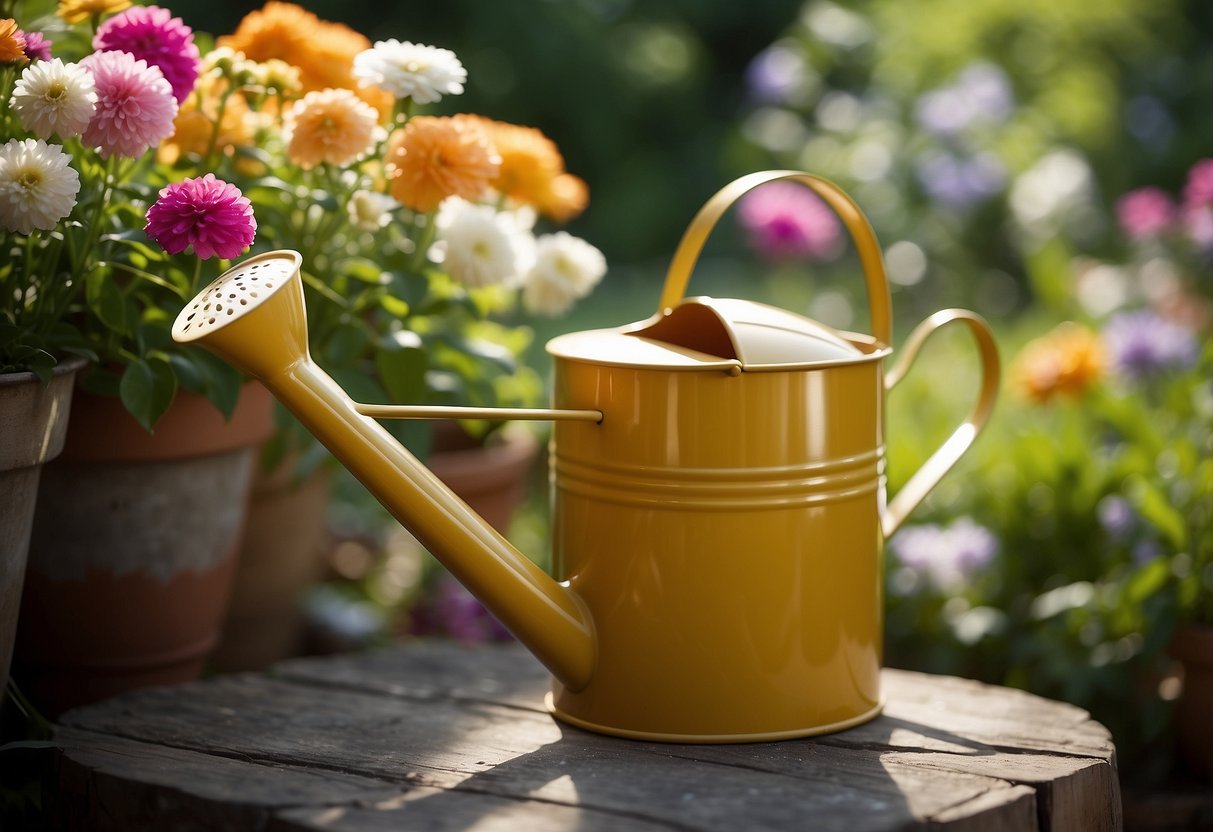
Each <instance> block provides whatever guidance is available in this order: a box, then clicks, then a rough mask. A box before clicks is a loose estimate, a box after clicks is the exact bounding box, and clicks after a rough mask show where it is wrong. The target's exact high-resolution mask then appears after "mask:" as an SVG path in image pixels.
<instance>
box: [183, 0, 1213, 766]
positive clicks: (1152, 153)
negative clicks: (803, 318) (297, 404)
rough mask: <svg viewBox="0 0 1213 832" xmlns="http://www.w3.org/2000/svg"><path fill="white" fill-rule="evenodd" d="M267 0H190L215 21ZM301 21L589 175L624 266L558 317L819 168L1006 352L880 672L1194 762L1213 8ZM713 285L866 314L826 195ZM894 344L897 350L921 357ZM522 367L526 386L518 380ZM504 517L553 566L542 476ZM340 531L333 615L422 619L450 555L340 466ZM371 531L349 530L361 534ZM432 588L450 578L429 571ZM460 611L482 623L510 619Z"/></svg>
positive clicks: (442, 14) (1206, 505)
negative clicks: (1027, 698) (410, 57)
mask: <svg viewBox="0 0 1213 832" xmlns="http://www.w3.org/2000/svg"><path fill="white" fill-rule="evenodd" d="M259 5H260V4H238V3H215V2H203V0H182V1H181V2H177V3H175V4H173V11H174V13H175V14H177V15H180V16H181V17H182V18H183V19H184V20H185V21H186V22H187V23H188V24H190V25H191V26H193V27H194V28H195V29H196V30H200V31H205V32H212V33H216V34H221V33H226V32H231V31H233V30H234V29H235V28H236V26H237V25H238V24H239V22H240V20H241V18H242V17H243V16H244V15H245V14H246V13H247V12H249V11H250V10H252V9H253V8H256V7H257V6H259ZM308 8H309V9H310V10H311V11H313V12H315V13H316V14H317V15H319V16H320V17H321V18H325V19H328V20H333V21H340V22H344V23H346V24H348V25H349V26H351V27H352V28H354V29H356V30H357V31H359V32H362V33H364V34H365V35H367V36H368V37H369V38H370V39H371V40H379V39H383V38H399V39H401V40H412V41H418V42H422V43H427V44H432V45H435V46H441V47H445V48H448V49H451V50H453V51H454V52H455V53H456V54H457V55H458V56H459V58H460V60H461V61H462V62H463V64H464V65H465V66H466V68H467V72H468V80H467V84H466V92H465V93H464V94H463V95H462V96H459V97H448V98H446V99H444V100H443V101H441V102H440V103H439V104H436V105H432V106H430V107H429V108H428V111H429V112H434V113H456V112H476V113H480V114H483V115H485V116H487V117H489V118H493V119H500V120H503V121H508V122H512V123H516V124H524V125H530V126H534V127H537V128H539V129H540V130H542V131H543V133H544V134H546V135H547V136H549V137H550V138H552V139H553V140H554V141H555V142H556V144H557V145H558V146H559V148H560V149H561V152H562V153H563V155H564V159H565V163H566V166H567V169H568V170H569V171H570V172H572V173H574V174H575V175H577V176H579V177H581V178H583V179H584V180H585V182H586V183H587V184H588V189H589V195H590V196H589V206H588V208H587V210H586V211H585V212H584V213H583V214H582V215H581V216H580V217H578V218H577V219H575V220H574V221H573V222H571V223H570V224H569V225H568V229H569V230H570V231H571V232H573V233H575V234H576V235H578V236H580V237H582V238H584V239H586V240H588V241H590V242H591V243H593V244H594V245H595V246H597V247H598V248H599V249H601V251H602V252H603V253H604V254H605V256H606V259H607V262H608V264H609V270H608V272H607V276H606V278H605V279H604V280H603V281H602V283H601V284H600V285H599V286H598V287H597V289H596V290H595V292H594V294H593V295H592V297H590V298H589V299H588V300H586V301H582V302H581V303H580V304H579V305H577V306H576V307H575V308H574V309H573V310H572V311H571V312H570V313H569V314H568V315H567V316H564V317H560V318H557V319H546V318H543V319H541V318H532V317H531V316H528V315H526V314H525V313H524V312H523V311H522V310H521V308H518V309H514V308H505V309H499V310H498V311H497V312H496V313H495V314H496V315H497V316H498V317H499V318H500V320H502V321H503V322H505V323H507V324H509V325H511V326H519V327H523V328H524V330H529V331H531V332H532V333H533V337H532V339H531V345H530V346H529V347H528V348H527V349H526V351H525V352H524V353H523V363H524V364H525V365H527V366H529V367H531V368H533V369H534V371H535V372H536V373H537V374H538V376H539V377H542V376H543V374H544V373H545V372H546V369H547V364H546V359H545V356H544V354H543V351H542V344H543V342H544V341H545V340H546V339H547V338H548V337H550V336H551V335H554V334H556V333H558V332H562V331H568V330H573V329H584V328H587V327H596V326H611V325H617V324H622V323H625V322H629V321H633V320H638V319H640V318H643V317H646V316H647V315H649V314H650V313H651V312H652V311H653V310H654V308H655V306H656V302H657V297H658V293H659V291H660V284H661V280H662V278H663V276H664V269H665V267H666V265H667V262H668V258H669V256H670V254H671V253H672V252H673V249H674V247H675V245H676V244H677V241H678V238H679V236H680V235H681V232H682V230H683V229H684V228H685V226H686V224H687V222H688V221H689V220H690V218H691V217H692V216H693V214H694V212H695V211H696V210H697V209H698V207H699V206H700V205H701V204H702V203H703V202H704V200H706V199H707V198H708V197H709V196H710V195H711V194H712V193H714V192H715V191H716V190H717V189H718V188H719V187H721V186H723V185H724V184H725V183H726V182H728V181H730V180H731V179H733V178H735V177H737V176H739V175H742V174H745V173H748V172H751V171H755V170H761V169H766V168H795V169H801V170H806V171H810V172H813V173H816V174H819V175H822V176H825V177H827V178H829V179H832V180H834V181H836V182H837V183H839V184H840V185H842V186H843V188H844V189H846V190H847V191H848V192H850V193H851V194H852V195H853V197H854V198H855V199H856V201H857V202H858V203H859V205H860V206H861V207H862V208H863V209H864V211H865V212H866V213H867V214H868V216H869V218H870V219H871V221H872V223H873V225H874V227H875V229H876V232H877V235H878V237H879V238H880V240H881V242H882V245H883V247H884V250H885V257H886V261H887V266H888V269H889V275H890V279H891V281H892V283H893V307H894V310H895V313H896V316H897V317H896V325H895V340H896V341H898V342H900V339H901V338H904V337H905V335H906V334H907V333H908V332H909V331H910V329H911V328H912V326H913V325H914V324H915V323H916V322H917V321H919V320H921V319H922V318H923V317H925V316H926V315H927V314H929V313H930V312H933V311H935V310H937V309H940V308H944V307H950V306H966V307H970V308H972V309H974V310H976V311H978V312H979V313H981V314H982V315H984V316H985V317H987V318H988V319H989V320H990V321H991V323H992V324H993V325H994V328H995V330H996V332H997V335H998V338H999V341H1000V346H1001V349H1002V353H1003V359H1004V368H1005V383H1004V389H1003V394H1002V396H1001V399H1000V402H999V406H998V409H997V412H996V415H995V417H994V419H993V421H992V423H991V424H990V426H989V428H988V429H987V431H986V433H985V434H984V435H983V436H982V437H981V438H980V439H979V440H978V442H977V445H976V446H975V447H974V449H973V450H972V451H971V452H970V453H969V455H968V456H967V457H966V458H965V459H964V460H963V461H962V462H961V463H960V465H959V466H958V467H957V469H956V470H955V471H954V472H953V473H952V474H951V475H949V477H948V478H947V479H946V480H945V481H944V483H943V484H942V485H941V486H940V487H939V489H937V491H936V492H935V493H934V494H933V495H932V496H931V498H930V499H929V501H928V502H927V504H926V505H924V506H923V507H922V508H921V509H920V510H919V511H918V512H917V513H916V514H915V516H914V517H913V518H912V521H911V522H910V524H908V525H907V527H906V528H905V529H904V530H902V531H901V532H900V533H899V534H898V535H897V536H896V537H895V538H894V539H893V540H892V541H891V543H890V546H889V552H888V559H887V567H888V584H887V611H888V622H887V633H886V641H887V662H888V663H889V664H891V665H896V666H902V667H911V668H916V669H921V670H927V671H931V672H938V673H951V674H959V675H964V676H970V677H975V678H979V679H984V680H987V681H990V682H995V683H999V684H1007V685H1014V686H1018V687H1023V688H1026V689H1029V690H1032V691H1034V692H1037V693H1040V694H1043V695H1045V696H1049V697H1054V698H1059V699H1064V700H1067V701H1071V702H1074V703H1076V704H1079V705H1081V706H1083V707H1085V708H1088V709H1089V710H1091V711H1092V713H1093V714H1094V715H1095V716H1096V718H1098V719H1099V720H1100V721H1102V722H1104V723H1105V724H1106V725H1108V726H1109V727H1110V728H1111V729H1112V731H1113V733H1114V735H1115V738H1116V742H1117V746H1118V749H1119V751H1120V754H1121V762H1122V767H1123V769H1124V770H1125V771H1126V772H1130V773H1131V774H1132V777H1133V778H1135V780H1137V781H1147V780H1160V779H1163V778H1165V777H1168V776H1171V775H1172V774H1173V772H1174V768H1173V766H1174V763H1173V754H1172V742H1173V737H1174V729H1173V727H1172V726H1173V721H1172V719H1173V715H1174V710H1175V701H1176V699H1177V697H1178V696H1179V695H1180V692H1181V690H1182V677H1181V675H1180V671H1179V670H1178V666H1177V664H1176V662H1175V661H1174V659H1173V658H1172V656H1171V653H1170V652H1169V646H1170V645H1171V644H1172V640H1173V638H1174V637H1175V635H1176V633H1177V632H1179V631H1181V630H1182V629H1183V628H1185V627H1186V626H1189V625H1203V626H1205V627H1209V626H1213V445H1211V441H1213V440H1211V439H1210V437H1211V434H1213V431H1211V427H1213V383H1211V381H1210V367H1211V366H1213V353H1211V351H1210V347H1209V338H1208V335H1209V330H1210V312H1209V310H1210V306H1209V304H1210V299H1213V269H1211V267H1210V261H1209V258H1210V256H1211V254H1213V161H1211V160H1213V109H1211V108H1210V107H1209V106H1208V102H1209V101H1210V100H1213V50H1210V49H1209V48H1208V45H1209V43H1210V42H1213V41H1211V39H1213V8H1211V7H1210V6H1209V5H1208V4H1207V3H1203V2H1197V0H1186V2H1185V1H1184V0H983V2H981V3H971V2H966V1H965V0H924V2H919V3H903V2H897V1H896V0H866V2H864V1H861V0H854V1H853V2H831V1H830V0H809V2H799V0H797V1H796V2H792V1H791V0H751V2H748V3H745V4H740V3H723V2H717V3H703V2H690V0H681V1H679V0H653V1H652V2H645V3H639V2H629V0H563V1H562V2H556V1H555V0H547V1H546V2H544V1H542V0H523V2H510V3H484V2H479V3H478V2H472V0H459V2H447V3H441V4H412V3H410V4H389V5H385V4H372V3H358V2H336V0H323V2H322V1H321V0H316V2H311V3H309V4H308ZM734 214H735V216H734V220H735V221H734V222H732V223H726V224H724V225H722V227H721V229H720V230H719V231H718V232H717V234H716V235H715V236H714V237H713V239H712V241H711V242H710V244H709V247H708V252H707V256H706V257H705V259H704V261H703V262H702V264H701V266H700V268H699V271H698V272H697V274H696V278H695V281H696V283H695V284H694V285H693V286H692V290H693V291H694V292H698V293H703V294H715V295H728V296H740V297H749V298H755V299H760V300H765V301H767V302H771V303H775V304H778V305H781V306H784V307H787V308H790V309H793V310H795V311H798V312H803V313H805V314H808V315H810V316H811V317H815V318H818V319H820V320H823V321H824V322H826V323H829V324H832V325H835V326H839V327H845V328H853V329H857V330H862V329H864V328H865V327H866V325H867V323H866V318H865V315H866V311H865V299H864V296H863V291H862V286H863V284H862V281H861V279H860V272H859V269H858V266H857V263H856V262H855V261H854V259H853V257H852V254H851V252H850V251H849V248H848V245H847V241H845V240H843V239H842V238H841V236H840V235H841V228H840V226H839V225H838V224H837V222H836V221H834V220H833V219H832V218H831V217H830V216H829V215H828V214H826V213H825V212H823V211H822V210H821V208H820V206H819V205H817V204H815V203H814V202H813V201H812V200H811V199H809V200H807V202H806V201H805V195H804V194H802V193H799V192H796V193H778V192H776V191H770V192H768V193H767V194H766V195H765V196H763V195H761V194H756V195H755V197H754V198H753V199H752V200H749V201H748V202H747V203H746V204H745V205H743V206H742V207H741V208H740V209H739V210H738V211H736V212H734ZM895 346H896V344H895ZM972 353H973V350H972V348H971V346H970V344H969V343H968V342H967V341H966V339H965V337H963V336H957V337H955V338H953V337H951V336H950V334H948V333H941V334H940V335H939V336H938V337H937V338H934V339H933V340H932V341H931V343H930V344H929V345H928V347H927V348H926V350H925V351H924V355H923V356H922V358H921V359H920V361H919V362H918V363H917V365H916V366H915V368H914V370H913V372H912V373H911V375H910V376H909V378H908V379H907V380H906V382H905V383H904V384H903V385H901V386H899V388H898V389H897V391H896V392H895V393H894V394H893V395H892V396H891V399H890V406H889V415H888V433H889V443H890V444H889V459H890V468H889V483H890V489H891V490H894V491H895V490H896V488H897V487H898V486H899V485H900V483H902V482H903V481H904V480H905V479H906V477H907V476H908V475H909V473H911V472H913V471H914V470H915V469H916V468H917V467H918V466H919V465H920V464H921V463H922V462H923V461H924V460H925V458H926V456H927V455H928V454H929V453H930V452H931V450H932V449H933V448H934V447H936V446H937V445H938V444H939V442H941V441H942V440H943V439H944V438H945V437H946V436H947V435H948V434H949V433H950V431H951V429H952V426H953V425H954V424H955V423H956V422H958V421H959V420H960V419H961V418H962V417H963V414H964V412H965V411H966V409H967V408H968V407H969V406H970V403H971V401H972V398H973V391H974V390H975V388H976V371H977V367H976V359H975V356H973V355H972ZM502 372H505V371H504V370H502ZM533 484H534V488H533V489H532V497H531V499H530V500H529V502H528V508H527V510H526V511H524V512H523V513H522V514H521V516H520V517H519V518H518V519H517V520H516V521H515V523H514V526H513V529H512V532H511V535H512V537H513V538H514V539H515V540H516V541H517V542H518V544H519V545H520V547H521V548H523V549H524V551H527V552H528V554H533V555H534V556H535V557H536V558H537V559H540V560H542V559H543V558H544V557H546V546H547V543H546V539H545V535H544V528H545V519H546V518H545V514H544V501H545V499H546V494H545V480H544V472H543V471H542V470H541V469H540V470H537V472H536V475H535V478H534V483H533ZM339 494H340V495H341V499H340V500H339V501H338V503H337V505H335V506H334V509H333V518H332V521H333V525H334V529H335V532H336V533H337V535H338V537H339V538H341V539H343V540H344V541H345V543H343V544H342V545H341V546H339V547H338V550H339V552H340V556H339V557H338V558H337V559H336V562H335V566H334V573H333V574H334V578H335V580H334V581H333V582H332V583H330V584H329V585H328V586H327V587H326V588H325V589H324V590H323V591H322V592H320V593H319V594H318V595H317V596H316V597H314V598H313V602H314V603H313V609H314V611H315V615H316V617H317V620H318V621H319V622H320V623H321V624H322V625H323V626H326V627H328V628H329V631H330V632H331V634H333V635H334V637H335V638H337V639H338V640H340V639H341V638H346V639H347V640H348V642H349V643H363V642H365V641H367V640H373V639H374V638H377V637H378V638H382V637H386V635H388V634H391V633H397V632H403V631H407V630H409V629H410V628H411V627H413V626H414V624H415V620H414V619H415V615H414V614H413V613H414V611H415V609H416V605H417V604H418V603H419V601H420V599H421V598H422V596H423V594H424V593H426V592H427V591H428V592H430V593H431V594H432V593H433V592H437V591H439V590H437V589H434V586H435V584H434V582H435V581H436V580H438V579H436V578H435V577H434V574H435V573H434V569H433V567H432V564H430V563H429V562H428V561H419V560H417V557H416V554H415V552H414V550H413V549H411V548H409V547H408V546H403V545H398V538H397V537H396V533H395V532H393V531H392V530H391V527H390V526H388V525H386V524H382V522H381V521H382V516H381V515H379V514H377V513H376V512H375V510H374V509H373V507H369V506H368V505H367V503H366V500H365V498H362V497H360V496H359V491H358V489H357V488H356V487H354V486H352V485H350V484H349V483H344V484H342V485H341V486H340V488H339ZM351 541H353V542H351ZM427 588H428V589H427ZM462 609H464V613H459V614H461V615H464V616H465V620H464V621H463V623H462V624H460V623H455V624H453V625H452V628H453V629H454V630H455V631H456V632H457V634H459V635H461V636H462V637H465V638H479V637H490V636H492V634H493V632H494V631H493V628H491V627H488V626H484V627H479V626H475V625H474V623H468V622H469V621H472V620H473V619H475V620H479V619H477V618H476V613H474V612H467V608H462Z"/></svg>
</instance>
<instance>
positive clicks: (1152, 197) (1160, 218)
mask: <svg viewBox="0 0 1213 832" xmlns="http://www.w3.org/2000/svg"><path fill="white" fill-rule="evenodd" d="M1176 213H1177V212H1176V208H1175V204H1174V203H1173V202H1172V201H1171V197H1169V196H1168V195H1167V193H1166V191H1164V190H1162V189H1161V188H1138V189H1137V190H1135V191H1130V192H1129V193H1127V194H1125V195H1124V196H1122V197H1121V198H1120V199H1118V200H1116V220H1117V222H1118V223H1119V224H1120V230H1121V231H1123V232H1124V233H1125V234H1126V235H1128V236H1129V237H1130V238H1131V239H1134V240H1144V239H1147V238H1150V237H1156V236H1157V235H1158V234H1160V233H1162V232H1163V231H1166V230H1167V229H1168V228H1170V226H1171V223H1173V222H1175V217H1176Z"/></svg>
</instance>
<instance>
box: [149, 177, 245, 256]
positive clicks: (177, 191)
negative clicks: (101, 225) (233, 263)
mask: <svg viewBox="0 0 1213 832" xmlns="http://www.w3.org/2000/svg"><path fill="white" fill-rule="evenodd" d="M143 230H144V231H145V232H147V236H149V237H151V238H152V239H153V240H155V241H156V242H157V243H159V244H160V247H161V248H163V249H164V250H165V251H167V252H168V253H169V254H180V253H181V252H183V251H185V250H186V248H188V247H189V246H193V247H194V254H195V255H197V256H198V257H201V258H202V259H203V260H206V259H208V258H210V257H214V256H215V255H218V256H219V257H221V258H223V259H224V260H231V259H232V258H233V257H236V256H238V255H239V254H240V253H241V252H243V251H244V250H245V249H246V248H248V247H249V246H250V245H252V243H253V238H254V237H256V236H257V220H256V219H255V218H254V217H253V206H252V205H251V204H250V203H249V201H248V199H247V198H246V197H245V196H244V195H243V194H242V193H240V189H239V188H237V187H236V186H235V185H231V184H229V183H227V182H224V181H223V180H222V179H216V178H215V174H213V173H208V174H207V175H206V176H203V177H201V178H199V179H186V180H184V181H183V182H178V183H175V184H172V185H169V186H167V187H166V188H164V189H163V190H161V191H160V198H159V199H157V200H156V201H155V202H154V203H153V204H152V207H151V208H149V209H147V225H146V226H144V229H143Z"/></svg>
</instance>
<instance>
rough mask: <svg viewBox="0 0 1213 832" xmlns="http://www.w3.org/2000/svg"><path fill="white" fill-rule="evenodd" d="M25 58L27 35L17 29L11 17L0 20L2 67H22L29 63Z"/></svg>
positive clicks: (0, 63)
mask: <svg viewBox="0 0 1213 832" xmlns="http://www.w3.org/2000/svg"><path fill="white" fill-rule="evenodd" d="M28 60H29V58H27V57H26V56H25V35H24V34H23V33H22V31H21V30H20V29H19V28H17V21H15V20H13V19H12V18H11V17H7V18H4V19H3V20H0V66H4V65H9V64H13V65H20V64H23V63H25V62H26V61H28Z"/></svg>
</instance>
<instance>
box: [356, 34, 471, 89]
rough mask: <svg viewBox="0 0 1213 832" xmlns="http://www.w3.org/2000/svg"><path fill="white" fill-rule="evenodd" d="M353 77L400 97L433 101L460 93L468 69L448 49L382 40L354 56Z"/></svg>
mask: <svg viewBox="0 0 1213 832" xmlns="http://www.w3.org/2000/svg"><path fill="white" fill-rule="evenodd" d="M354 77H355V78H357V79H358V82H359V83H360V84H361V85H362V86H364V87H381V88H383V89H385V90H387V91H388V92H390V93H391V94H392V95H394V96H396V97H397V98H411V99H413V100H414V101H416V102H417V103H418V104H432V103H433V102H435V101H440V100H441V99H442V96H444V95H459V94H460V93H462V92H463V82H464V81H466V80H467V77H468V73H467V70H466V69H464V68H463V64H461V63H460V62H459V59H458V58H457V57H455V53H454V52H452V51H451V50H449V49H439V48H438V47H436V46H425V45H423V44H420V43H409V42H408V41H405V42H404V43H401V42H400V41H398V40H396V39H395V38H393V39H391V40H381V41H379V42H377V43H376V44H375V46H374V48H372V49H367V50H365V51H363V52H359V53H358V54H357V55H355V56H354Z"/></svg>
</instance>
